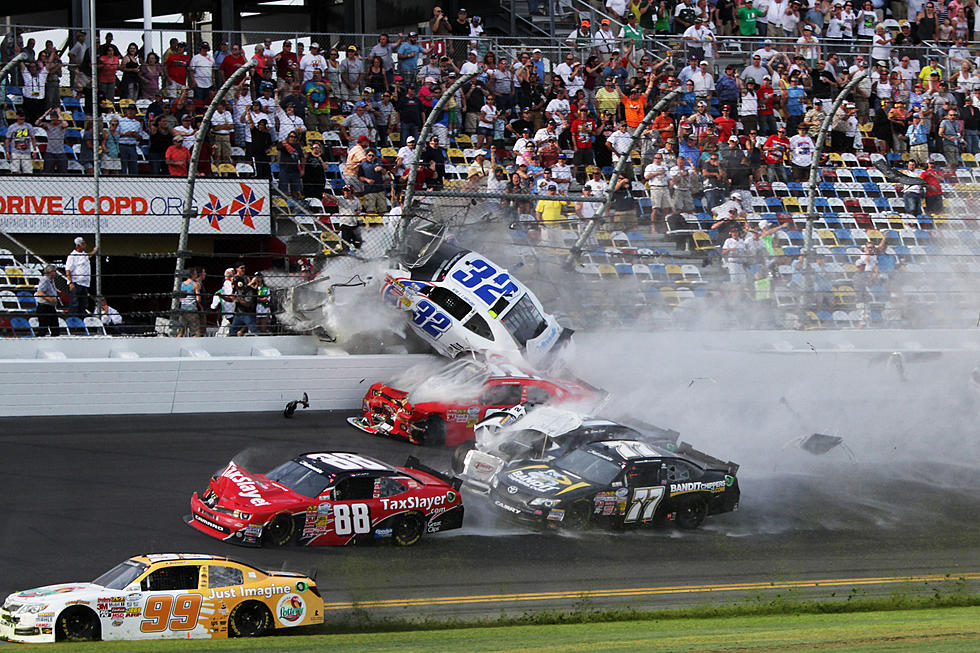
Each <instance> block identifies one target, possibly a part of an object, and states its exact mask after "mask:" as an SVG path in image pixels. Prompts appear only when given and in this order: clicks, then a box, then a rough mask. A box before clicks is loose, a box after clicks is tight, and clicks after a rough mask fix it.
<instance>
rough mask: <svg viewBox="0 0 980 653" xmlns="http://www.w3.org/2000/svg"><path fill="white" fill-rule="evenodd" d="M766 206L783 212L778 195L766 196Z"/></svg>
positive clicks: (777, 211)
mask: <svg viewBox="0 0 980 653" xmlns="http://www.w3.org/2000/svg"><path fill="white" fill-rule="evenodd" d="M766 208H770V209H773V210H774V211H775V212H776V213H782V212H783V209H784V207H783V200H782V198H779V197H767V198H766Z"/></svg>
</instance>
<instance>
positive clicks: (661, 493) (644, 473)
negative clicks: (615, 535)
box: [623, 460, 667, 526]
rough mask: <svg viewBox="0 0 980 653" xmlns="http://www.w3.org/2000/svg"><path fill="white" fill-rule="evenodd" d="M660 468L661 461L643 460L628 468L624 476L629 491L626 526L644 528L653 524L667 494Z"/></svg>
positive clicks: (624, 517) (624, 516) (624, 519)
mask: <svg viewBox="0 0 980 653" xmlns="http://www.w3.org/2000/svg"><path fill="white" fill-rule="evenodd" d="M660 467H661V461H660V460H643V461H637V462H633V463H631V464H630V466H629V467H628V468H627V470H626V473H625V475H624V480H625V484H626V491H627V504H626V512H625V513H624V514H623V524H624V525H633V526H643V525H646V524H649V523H651V522H653V520H654V518H655V517H656V514H657V509H658V508H660V506H661V504H662V503H663V500H664V497H665V496H666V494H667V488H666V486H665V485H664V484H663V483H662V479H661V474H660Z"/></svg>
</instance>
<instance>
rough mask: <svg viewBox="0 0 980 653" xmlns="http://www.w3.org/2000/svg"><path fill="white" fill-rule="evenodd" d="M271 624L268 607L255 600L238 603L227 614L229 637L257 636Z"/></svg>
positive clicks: (262, 633)
mask: <svg viewBox="0 0 980 653" xmlns="http://www.w3.org/2000/svg"><path fill="white" fill-rule="evenodd" d="M271 626H272V615H271V614H269V609H268V608H267V607H265V606H264V605H262V604H261V603H259V602H257V601H246V602H245V603H239V604H238V605H236V606H235V607H234V608H233V609H232V611H231V614H229V615H228V636H229V637H259V636H261V635H264V634H265V633H266V632H267V631H268V630H269V628H270V627H271Z"/></svg>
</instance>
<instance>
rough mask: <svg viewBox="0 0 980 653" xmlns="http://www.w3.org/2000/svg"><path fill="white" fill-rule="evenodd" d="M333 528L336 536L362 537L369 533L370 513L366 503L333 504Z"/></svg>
mask: <svg viewBox="0 0 980 653" xmlns="http://www.w3.org/2000/svg"><path fill="white" fill-rule="evenodd" d="M333 528H334V532H335V533H337V535H351V534H356V535H362V534H364V533H370V532H371V511H370V509H369V508H368V504H366V503H351V504H346V503H335V504H334V506H333Z"/></svg>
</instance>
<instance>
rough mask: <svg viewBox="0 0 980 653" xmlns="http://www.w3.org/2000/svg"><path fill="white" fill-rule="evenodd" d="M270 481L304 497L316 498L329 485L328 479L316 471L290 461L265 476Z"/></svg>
mask: <svg viewBox="0 0 980 653" xmlns="http://www.w3.org/2000/svg"><path fill="white" fill-rule="evenodd" d="M266 476H267V477H268V479H269V480H270V481H275V482H276V483H278V484H279V485H285V486H286V487H288V488H289V489H290V490H292V491H293V492H296V493H297V494H302V495H303V496H304V497H311V498H312V497H317V496H320V493H321V492H323V490H324V489H325V488H326V487H327V485H329V483H330V479H329V478H327V477H326V476H324V475H323V474H321V473H320V472H318V471H315V470H313V469H310V468H309V467H306V466H304V465H300V464H299V463H297V462H295V461H292V460H290V461H289V462H286V463H283V464H281V465H279V466H278V467H276V468H275V469H274V470H272V471H271V472H269V473H268V474H266Z"/></svg>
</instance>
